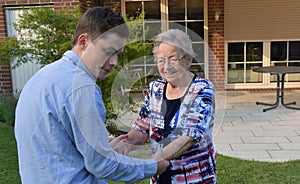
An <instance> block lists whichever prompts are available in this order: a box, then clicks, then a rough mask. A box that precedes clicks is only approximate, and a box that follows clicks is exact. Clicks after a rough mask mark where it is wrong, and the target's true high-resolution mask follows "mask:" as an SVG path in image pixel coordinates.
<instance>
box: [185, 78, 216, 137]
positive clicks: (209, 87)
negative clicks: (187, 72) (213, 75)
mask: <svg viewBox="0 0 300 184" xmlns="http://www.w3.org/2000/svg"><path fill="white" fill-rule="evenodd" d="M197 85H200V86H198V87H199V90H198V94H197V96H196V98H195V99H194V101H193V102H190V103H191V104H190V106H189V108H188V109H187V117H186V120H185V122H184V126H183V131H182V135H187V136H190V137H193V138H194V139H195V140H196V141H198V142H200V141H202V140H203V139H204V138H205V139H206V140H207V139H208V138H209V139H211V133H212V128H213V119H214V112H215V96H214V87H213V84H212V83H211V82H210V81H207V80H202V81H200V82H199V83H198V84H197ZM207 136H208V137H207Z"/></svg>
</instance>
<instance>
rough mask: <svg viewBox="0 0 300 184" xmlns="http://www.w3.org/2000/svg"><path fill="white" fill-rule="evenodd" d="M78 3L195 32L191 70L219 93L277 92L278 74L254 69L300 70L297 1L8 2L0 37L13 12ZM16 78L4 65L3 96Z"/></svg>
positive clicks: (0, 75) (299, 77)
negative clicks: (138, 13) (140, 12)
mask: <svg viewBox="0 0 300 184" xmlns="http://www.w3.org/2000/svg"><path fill="white" fill-rule="evenodd" d="M80 2H81V5H82V6H84V5H89V6H91V5H90V4H94V5H101V6H107V7H114V6H115V4H116V3H120V12H121V13H122V15H126V14H134V13H135V12H136V11H137V10H143V11H145V12H146V17H145V22H146V24H147V25H149V27H150V28H152V27H153V26H152V25H155V24H157V23H159V24H160V26H161V30H166V29H169V28H172V26H173V25H175V24H179V25H181V26H182V27H181V28H182V29H183V30H185V31H186V32H187V33H188V34H189V33H190V31H192V32H193V33H196V35H198V36H200V37H201V38H203V39H202V40H197V39H196V40H193V39H192V41H193V46H194V48H195V50H196V52H197V53H200V54H199V56H198V57H199V58H198V59H199V61H200V62H198V63H197V64H195V66H192V69H193V70H194V71H195V72H197V71H199V70H201V72H202V74H203V75H204V76H205V77H206V78H209V79H210V80H211V81H212V82H213V83H214V85H215V88H216V90H232V89H234V90H241V89H265V88H275V87H276V82H275V81H276V79H275V78H274V76H272V75H269V74H259V73H255V72H253V71H252V68H253V67H259V66H273V65H286V66H300V19H299V17H300V11H298V10H299V9H300V1H298V0H277V1H275V2H274V1H270V0H252V1H240V0H226V1H225V0H135V1H132V0H98V1H96V0H94V1H87V0H85V1H83V0H14V1H13V0H10V1H8V0H7V1H5V0H4V1H1V2H0V9H1V11H0V39H3V38H4V37H5V36H7V35H8V29H7V27H8V26H7V25H8V22H7V12H8V11H9V10H13V9H14V8H17V7H20V6H30V5H35V6H38V5H45V4H48V5H50V6H53V7H54V8H55V9H61V8H65V7H74V6H75V5H78V4H79V3H80ZM157 20H161V21H162V22H163V23H161V22H158V21H157ZM154 32H155V30H154ZM197 61H198V60H197ZM146 65H147V64H146ZM199 66H200V69H199ZM144 68H145V70H147V66H145V67H144ZM12 76H14V75H13V74H12V70H11V68H10V66H0V94H1V93H2V94H3V93H13V91H14V87H13V86H14V83H15V82H13V78H14V77H12ZM286 80H287V82H286V87H293V88H295V87H296V88H297V87H299V84H300V74H293V75H288V76H287V78H286Z"/></svg>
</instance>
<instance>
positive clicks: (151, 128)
mask: <svg viewBox="0 0 300 184" xmlns="http://www.w3.org/2000/svg"><path fill="white" fill-rule="evenodd" d="M153 54H154V57H155V61H156V63H157V67H158V71H159V73H160V75H161V78H159V79H157V80H155V81H153V82H151V83H150V85H149V88H148V91H147V93H146V96H145V101H144V104H143V105H142V108H141V110H140V113H139V117H138V119H137V120H136V122H135V123H134V125H133V129H132V130H131V131H130V132H129V133H128V134H127V135H126V137H123V139H125V141H126V142H127V143H129V144H132V145H139V144H143V143H144V142H145V141H146V140H147V138H148V137H150V142H151V145H152V150H153V152H156V150H157V149H159V148H162V155H163V158H164V159H166V160H169V161H170V167H169V168H168V169H167V171H165V172H164V173H163V174H161V175H158V176H156V177H153V178H152V179H151V182H152V183H161V184H168V183H176V184H177V183H185V184H190V183H216V155H215V151H214V146H213V142H212V128H213V119H214V111H215V110H214V108H215V102H214V87H213V85H212V83H211V82H210V81H208V80H206V79H203V78H200V77H199V76H197V75H196V74H193V73H192V72H190V71H189V69H190V66H191V63H192V60H193V57H194V56H195V54H194V51H193V48H192V42H191V40H190V38H189V37H188V35H187V34H185V33H184V32H182V31H180V30H178V29H171V30H168V31H166V32H163V33H161V34H159V35H158V36H157V38H156V40H155V43H154V48H153ZM120 139H121V138H120ZM123 153H124V152H123Z"/></svg>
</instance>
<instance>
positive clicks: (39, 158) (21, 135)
mask: <svg viewBox="0 0 300 184" xmlns="http://www.w3.org/2000/svg"><path fill="white" fill-rule="evenodd" d="M105 116H106V111H105V107H104V104H103V100H102V93H101V90H100V88H99V87H98V86H97V85H96V82H95V78H94V77H93V76H92V75H91V73H90V72H89V71H88V69H87V68H86V67H85V65H84V64H83V63H82V61H81V60H80V58H79V57H78V56H77V55H76V54H75V53H74V52H73V51H67V52H66V53H65V54H64V56H63V57H62V58H61V59H60V60H58V61H56V62H54V63H52V64H49V65H47V66H45V67H43V68H42V69H41V70H40V71H38V72H37V73H36V74H35V75H34V76H33V77H32V78H31V79H30V80H29V81H28V82H27V83H26V85H25V87H24V88H23V90H22V92H21V94H20V97H19V101H18V104H17V108H16V122H15V136H16V140H17V148H18V157H19V169H20V176H21V180H22V183H24V184H35V183H38V184H41V183H42V184H48V183H49V184H50V183H51V184H59V183H62V184H68V183H70V184H71V183H72V184H76V183H87V184H94V183H106V181H105V180H99V178H102V179H109V180H114V181H122V182H135V181H137V180H140V179H144V178H149V177H151V176H153V175H154V174H155V173H156V171H157V164H156V162H155V161H154V160H143V159H137V158H130V157H126V156H123V155H121V154H118V153H117V152H115V151H113V150H112V149H111V147H110V146H109V142H108V132H107V130H106V128H105V124H104V122H105Z"/></svg>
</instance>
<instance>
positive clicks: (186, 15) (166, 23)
mask: <svg viewBox="0 0 300 184" xmlns="http://www.w3.org/2000/svg"><path fill="white" fill-rule="evenodd" d="M166 5H168V6H166ZM141 12H144V13H145V17H144V20H143V21H142V24H143V25H142V27H143V34H142V38H143V41H144V42H145V43H147V42H148V41H149V40H150V39H152V38H154V37H155V36H156V35H157V34H158V33H160V32H162V31H165V30H168V29H173V28H178V29H181V30H183V31H184V32H186V33H187V34H188V35H189V36H190V38H191V40H192V43H193V48H194V52H195V53H196V54H197V56H196V58H195V59H194V61H193V63H192V66H191V71H193V72H195V73H197V74H199V75H200V76H204V63H205V62H204V58H205V57H204V0H200V1H199V0H179V1H178V0H123V1H122V13H123V16H124V15H126V16H127V17H136V16H137V15H138V14H140V13H141ZM145 58H146V59H145V60H144V62H143V63H142V64H141V65H140V66H139V67H142V68H143V75H146V74H149V70H150V71H154V72H157V69H156V65H155V64H154V62H153V61H151V59H152V60H153V58H151V57H149V56H148V57H145ZM154 75H155V74H154ZM146 80H147V79H146ZM145 82H147V81H145Z"/></svg>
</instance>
